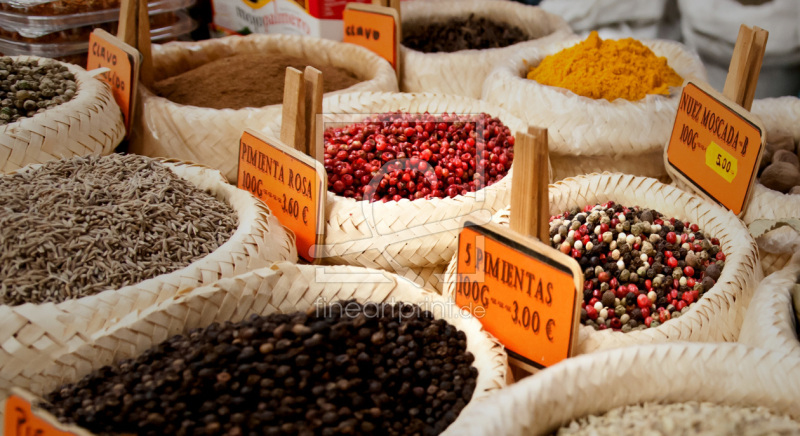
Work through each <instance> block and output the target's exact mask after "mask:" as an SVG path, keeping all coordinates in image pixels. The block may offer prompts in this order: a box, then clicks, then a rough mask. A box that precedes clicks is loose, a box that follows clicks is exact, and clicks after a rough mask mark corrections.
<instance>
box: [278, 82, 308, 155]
mask: <svg viewBox="0 0 800 436" xmlns="http://www.w3.org/2000/svg"><path fill="white" fill-rule="evenodd" d="M305 95H306V84H305V80H304V79H303V73H302V72H300V70H298V69H296V68H292V67H287V68H286V82H285V84H284V88H283V116H282V119H281V142H283V143H284V144H286V145H288V146H289V147H292V148H294V149H295V150H297V151H300V152H302V153H305V154H308V150H306V138H305V136H306V96H305Z"/></svg>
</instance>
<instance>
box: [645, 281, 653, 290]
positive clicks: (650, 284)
mask: <svg viewBox="0 0 800 436" xmlns="http://www.w3.org/2000/svg"><path fill="white" fill-rule="evenodd" d="M644 287H645V288H647V290H648V291H649V290H651V289H653V281H652V280H650V279H647V280H645V281H644Z"/></svg>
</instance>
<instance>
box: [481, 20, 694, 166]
mask: <svg viewBox="0 0 800 436" xmlns="http://www.w3.org/2000/svg"><path fill="white" fill-rule="evenodd" d="M565 71H569V73H568V74H565V73H564V72H565ZM689 80H705V69H704V67H703V65H702V63H701V62H700V59H699V58H698V57H697V55H695V54H693V53H691V52H689V51H688V50H687V49H686V48H685V47H684V46H682V45H681V44H679V43H676V42H671V41H663V40H644V41H637V40H634V39H624V40H602V39H600V38H599V37H598V36H597V34H596V33H592V34H591V35H590V36H589V37H588V38H587V39H585V40H584V39H580V38H577V37H571V38H568V39H567V40H565V41H561V42H555V43H552V44H549V45H548V46H546V47H544V48H542V49H535V48H530V49H523V50H518V51H517V52H516V53H515V54H514V56H513V57H511V58H510V59H508V60H506V61H505V62H503V63H498V66H497V67H496V68H495V69H494V70H493V71H492V72H491V73H490V74H489V75H488V77H487V78H486V81H485V82H484V85H483V94H482V95H483V96H482V98H483V99H485V100H487V101H490V102H492V103H495V104H497V105H499V106H500V107H502V108H504V109H507V110H509V111H511V112H512V113H515V114H518V115H519V116H521V117H522V118H523V119H524V120H525V121H526V122H528V123H529V124H532V125H536V126H539V127H546V128H547V129H548V134H549V145H550V159H551V164H552V166H553V171H554V173H553V177H554V179H556V180H560V179H563V178H565V177H569V176H573V175H578V174H583V173H591V172H594V171H596V170H597V169H598V168H600V169H602V170H607V171H619V172H623V173H626V174H633V175H641V176H647V177H655V178H663V177H665V176H666V175H667V173H666V170H665V168H664V164H663V162H662V161H661V158H660V157H661V154H662V152H663V149H664V144H666V142H667V141H668V140H669V135H670V132H671V131H672V125H673V122H674V120H675V113H676V111H677V108H678V100H679V99H680V86H681V85H682V84H685V83H686V82H687V81H689Z"/></svg>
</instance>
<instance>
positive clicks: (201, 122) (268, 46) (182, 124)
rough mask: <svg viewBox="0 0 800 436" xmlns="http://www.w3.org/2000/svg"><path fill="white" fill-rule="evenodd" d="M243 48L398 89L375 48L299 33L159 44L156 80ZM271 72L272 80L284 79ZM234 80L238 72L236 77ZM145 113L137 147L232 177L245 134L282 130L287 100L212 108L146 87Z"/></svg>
mask: <svg viewBox="0 0 800 436" xmlns="http://www.w3.org/2000/svg"><path fill="white" fill-rule="evenodd" d="M242 53H259V54H269V53H282V54H286V55H290V56H295V57H299V58H303V59H308V60H310V61H312V62H315V63H319V64H324V65H332V66H335V67H339V68H343V69H345V70H347V71H350V72H352V73H354V74H355V75H356V76H358V77H359V78H360V79H362V80H364V81H363V82H360V83H358V84H356V85H353V86H351V87H350V88H347V89H343V90H340V91H336V92H330V93H327V94H325V96H324V97H325V98H327V97H330V96H332V95H335V94H339V93H343V92H359V91H397V89H398V88H397V76H396V75H395V72H394V70H393V69H392V66H391V65H390V64H389V63H388V62H387V61H385V60H384V59H382V58H380V57H379V56H378V55H376V54H374V53H372V52H371V51H369V50H367V49H365V48H362V47H359V46H356V45H352V44H344V43H341V42H335V41H331V40H327V39H317V38H310V37H303V36H294V35H248V36H246V37H240V36H231V37H227V38H220V39H213V40H208V41H202V42H186V43H184V42H173V43H169V44H165V45H163V46H157V45H154V46H153V65H154V71H155V72H156V80H161V79H165V78H168V77H172V76H175V75H178V74H180V73H182V72H184V71H187V70H190V69H193V68H196V67H198V66H200V65H203V64H206V63H209V62H211V61H214V60H217V59H220V58H223V57H228V56H233V55H236V54H242ZM283 79H284V78H283V75H281V77H265V78H264V80H266V81H281V82H282V81H283ZM232 80H234V78H232ZM140 99H141V104H142V111H141V116H140V117H139V122H138V131H137V136H136V137H134V138H133V139H132V142H131V151H132V152H135V153H138V154H143V155H145V156H153V157H169V158H176V159H182V160H186V161H190V162H197V163H200V164H203V165H206V166H209V167H211V168H216V169H219V170H220V171H222V173H223V174H224V175H225V177H227V178H228V180H230V181H231V182H232V183H235V182H236V179H237V177H238V174H237V169H238V156H239V154H238V152H239V138H241V137H242V132H244V130H245V129H246V128H252V129H255V130H260V131H265V133H268V134H273V135H279V133H280V130H274V131H270V130H269V129H266V126H267V124H268V123H270V122H273V120H274V119H276V118H278V117H280V114H281V110H282V105H272V106H265V107H261V108H245V109H238V110H234V109H210V108H202V107H196V106H187V105H181V104H177V103H173V102H171V101H169V100H167V99H166V98H163V97H158V96H156V95H155V94H153V93H152V92H150V91H149V90H147V89H145V88H144V87H142V88H141V92H140Z"/></svg>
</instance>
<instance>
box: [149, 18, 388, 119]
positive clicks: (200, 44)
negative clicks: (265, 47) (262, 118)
mask: <svg viewBox="0 0 800 436" xmlns="http://www.w3.org/2000/svg"><path fill="white" fill-rule="evenodd" d="M244 38H248V39H250V40H253V41H256V42H261V43H264V44H267V43H269V42H270V41H281V40H288V41H290V42H294V43H297V44H312V45H313V44H321V45H327V46H330V47H331V48H334V47H338V48H339V49H340V50H341V49H345V50H349V51H352V52H355V53H358V52H361V54H362V55H365V56H368V57H371V58H373V60H376V61H383V64H381V70H384V71H378V74H375V75H373V76H372V77H367V78H364V79H363V80H361V81H360V82H358V83H356V84H355V85H353V86H351V87H349V88H344V89H340V90H337V91H331V92H326V93H324V94H323V96H322V97H323V101H324V99H325V98H327V97H331V96H333V95H337V94H344V93H347V92H348V90H349V89H351V88H353V87H355V86H358V85H360V84H362V83H364V82H368V81H370V80H373V79H375V77H377V75H379V74H381V73H385V72H386V69H387V68H388V69H389V70H390V71H391V74H392V75H394V74H395V73H394V70H393V69H392V67H391V65H390V64H389V63H388V62H387V61H385V60H384V59H383V58H381V57H379V56H378V55H376V54H374V53H373V52H371V51H369V50H367V49H366V48H364V47H361V46H359V45H355V44H348V43H344V42H341V41H334V40H330V39H323V38H316V37H313V36H303V35H289V34H258V33H253V34H250V35H229V36H224V37H222V38H216V39H210V40H203V41H173V42H170V43H168V44H165V47H167V48H169V47H180V46H182V47H186V48H189V49H195V50H203V49H204V48H205V47H207V46H216V45H220V44H224V43H226V42H229V41H241V40H243V39H244ZM237 49H238V47H237ZM279 51H280V50H279ZM154 54H155V55H158V52H156V53H154ZM350 72H352V71H350ZM139 90H140V92H141V93H142V97H143V99H142V100H143V101H144V100H145V99H147V100H150V101H152V102H155V103H157V104H159V105H164V106H168V107H169V108H170V109H171V110H185V111H192V112H193V113H203V112H206V113H207V115H213V114H234V113H238V114H244V113H248V112H258V111H264V110H270V109H277V108H280V107H282V106H283V103H276V104H271V105H266V106H259V107H245V108H241V109H231V108H224V109H214V108H207V107H202V106H192V105H188V104H181V103H175V102H173V101H172V100H169V99H168V98H166V97H161V96H160V95H158V94H156V93H155V92H153V91H152V90H151V89H149V88H147V87H145V86H140V87H139Z"/></svg>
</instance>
